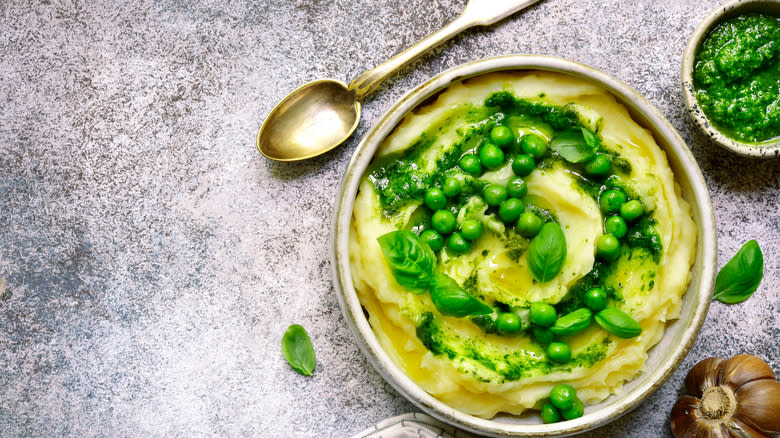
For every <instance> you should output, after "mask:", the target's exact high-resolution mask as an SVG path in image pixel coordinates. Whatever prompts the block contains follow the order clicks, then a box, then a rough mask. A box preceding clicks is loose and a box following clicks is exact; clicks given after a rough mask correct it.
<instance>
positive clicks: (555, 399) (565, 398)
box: [550, 384, 577, 411]
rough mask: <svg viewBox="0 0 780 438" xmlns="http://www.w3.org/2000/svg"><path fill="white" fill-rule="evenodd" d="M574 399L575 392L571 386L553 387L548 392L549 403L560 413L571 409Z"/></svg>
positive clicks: (575, 397) (575, 396)
mask: <svg viewBox="0 0 780 438" xmlns="http://www.w3.org/2000/svg"><path fill="white" fill-rule="evenodd" d="M576 399H577V391H576V390H575V389H574V387H573V386H571V385H567V384H560V385H555V386H554V387H553V389H552V391H550V403H552V404H553V406H555V407H556V408H558V409H560V410H561V411H565V410H568V409H571V407H572V406H574V400H576Z"/></svg>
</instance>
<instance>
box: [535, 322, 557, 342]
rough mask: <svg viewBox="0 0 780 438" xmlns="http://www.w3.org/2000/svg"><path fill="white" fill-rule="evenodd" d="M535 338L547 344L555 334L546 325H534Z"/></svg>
mask: <svg viewBox="0 0 780 438" xmlns="http://www.w3.org/2000/svg"><path fill="white" fill-rule="evenodd" d="M534 338H535V339H536V341H537V342H539V343H540V344H542V345H547V344H549V343H550V342H552V341H553V339H555V334H553V332H551V331H550V329H548V328H546V327H541V326H538V325H535V326H534Z"/></svg>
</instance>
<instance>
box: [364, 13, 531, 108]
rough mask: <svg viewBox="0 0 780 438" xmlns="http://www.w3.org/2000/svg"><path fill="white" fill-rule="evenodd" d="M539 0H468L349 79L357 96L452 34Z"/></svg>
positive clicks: (373, 87) (487, 24) (484, 24)
mask: <svg viewBox="0 0 780 438" xmlns="http://www.w3.org/2000/svg"><path fill="white" fill-rule="evenodd" d="M538 1H539V0H470V1H469V2H468V3H467V4H466V8H465V9H464V10H463V12H461V14H460V15H459V16H458V17H457V18H456V19H454V20H453V21H451V22H450V23H449V24H447V25H446V26H444V27H443V28H441V29H439V30H437V31H436V32H434V33H432V34H430V35H428V36H427V37H426V38H424V39H423V40H421V41H419V42H418V43H416V44H414V45H413V46H411V47H409V48H408V49H406V50H404V51H402V52H400V53H398V54H397V55H395V56H393V57H392V58H390V59H388V60H387V61H385V62H383V63H382V64H379V65H378V66H376V67H375V68H372V69H371V70H366V71H364V72H363V73H361V74H360V75H359V76H358V77H357V78H355V80H353V81H352V82H350V84H349V89H350V90H353V91H354V92H355V94H356V96H357V99H358V100H361V99H362V98H363V97H365V96H366V95H368V94H370V93H371V92H373V91H374V90H375V89H376V88H377V87H379V84H381V83H382V81H384V80H385V79H386V78H387V77H388V76H390V75H391V74H393V73H395V72H396V71H398V70H400V69H401V68H403V67H405V66H406V65H408V64H409V63H410V62H412V61H414V60H415V59H417V58H419V57H420V56H422V55H424V54H425V53H427V52H428V51H430V50H431V49H433V48H435V47H436V46H438V45H440V44H442V43H443V42H445V41H447V40H449V39H450V38H452V37H454V36H455V35H457V34H459V33H461V32H463V31H464V30H466V29H468V28H470V27H474V26H489V25H491V24H493V23H496V22H497V21H499V20H501V19H504V18H506V17H508V16H510V15H512V14H514V13H515V12H517V11H519V10H521V9H523V8H526V7H528V6H530V5H532V4H534V3H536V2H538Z"/></svg>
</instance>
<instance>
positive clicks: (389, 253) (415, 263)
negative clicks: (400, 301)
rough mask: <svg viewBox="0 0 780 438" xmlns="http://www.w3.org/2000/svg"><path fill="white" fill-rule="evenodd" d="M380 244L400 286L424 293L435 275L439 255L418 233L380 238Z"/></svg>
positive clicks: (392, 233)
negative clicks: (434, 252) (436, 254)
mask: <svg viewBox="0 0 780 438" xmlns="http://www.w3.org/2000/svg"><path fill="white" fill-rule="evenodd" d="M377 241H378V242H379V246H380V247H381V248H382V253H383V254H384V255H385V262H387V266H389V267H390V272H392V273H393V276H394V277H395V280H396V281H397V282H398V284H400V285H401V286H403V287H404V288H406V289H407V290H409V291H410V292H412V293H415V294H422V293H425V291H427V290H428V288H429V287H430V286H431V283H432V282H433V278H434V272H436V270H435V264H436V256H435V255H434V254H433V251H432V250H431V248H430V247H429V246H428V245H426V244H425V243H424V242H423V241H422V240H420V238H419V237H417V235H416V234H414V233H412V232H411V231H404V230H399V231H392V232H389V233H387V234H385V235H382V236H379V238H378V239H377Z"/></svg>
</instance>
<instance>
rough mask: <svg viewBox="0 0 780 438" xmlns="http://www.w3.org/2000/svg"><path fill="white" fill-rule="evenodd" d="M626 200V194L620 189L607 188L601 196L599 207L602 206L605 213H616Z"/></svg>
mask: <svg viewBox="0 0 780 438" xmlns="http://www.w3.org/2000/svg"><path fill="white" fill-rule="evenodd" d="M625 202H626V194H625V193H623V191H622V190H620V189H609V190H605V191H604V193H602V194H601V196H599V207H601V212H602V213H605V214H612V213H616V212H617V211H618V210H620V206H621V205H623V204H625Z"/></svg>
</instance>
